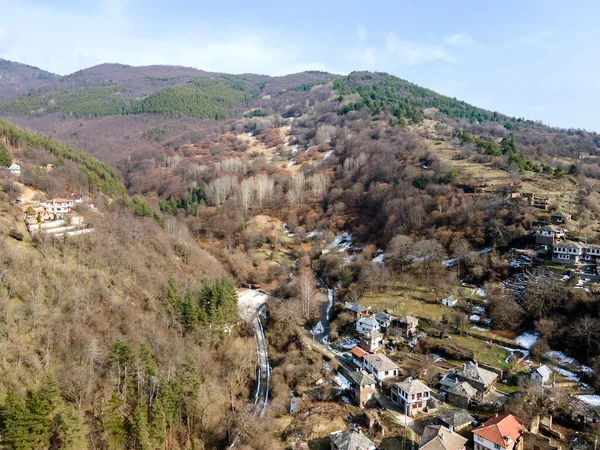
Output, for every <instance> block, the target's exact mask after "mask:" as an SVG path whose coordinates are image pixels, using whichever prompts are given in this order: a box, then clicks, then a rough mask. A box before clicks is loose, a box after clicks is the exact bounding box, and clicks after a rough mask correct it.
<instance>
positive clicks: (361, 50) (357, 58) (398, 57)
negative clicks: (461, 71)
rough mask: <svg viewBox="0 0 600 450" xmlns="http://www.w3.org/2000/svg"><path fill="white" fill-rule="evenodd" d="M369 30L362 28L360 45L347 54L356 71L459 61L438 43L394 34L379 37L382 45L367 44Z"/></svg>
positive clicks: (358, 31)
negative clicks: (409, 38) (403, 37)
mask: <svg viewBox="0 0 600 450" xmlns="http://www.w3.org/2000/svg"><path fill="white" fill-rule="evenodd" d="M367 36H368V30H367V29H366V28H365V27H364V26H359V27H358V30H357V42H356V44H355V45H354V46H353V47H350V48H348V49H347V50H346V52H345V57H346V60H347V64H348V65H349V66H351V67H352V69H353V70H356V69H362V70H381V69H382V68H384V67H391V66H393V67H407V66H408V67H414V66H418V65H421V64H424V63H428V62H435V61H441V62H454V61H456V58H455V57H454V56H453V55H452V54H451V53H450V52H449V51H448V49H447V48H445V46H444V45H442V44H440V43H437V42H425V41H415V40H406V39H402V38H400V37H398V35H397V34H396V33H394V32H389V33H386V34H385V35H383V36H380V41H379V42H374V43H373V42H371V43H368V42H367Z"/></svg>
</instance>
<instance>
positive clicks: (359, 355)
mask: <svg viewBox="0 0 600 450" xmlns="http://www.w3.org/2000/svg"><path fill="white" fill-rule="evenodd" d="M350 353H351V354H352V362H353V363H354V364H356V365H357V366H358V367H360V368H361V369H362V366H363V358H364V356H365V355H368V354H369V352H366V351H365V350H363V349H362V348H360V347H354V348H353V349H352V350H351V351H350Z"/></svg>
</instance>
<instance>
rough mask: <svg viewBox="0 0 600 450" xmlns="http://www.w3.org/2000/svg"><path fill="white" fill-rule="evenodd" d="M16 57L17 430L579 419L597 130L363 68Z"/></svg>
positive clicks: (469, 426)
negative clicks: (257, 70)
mask: <svg viewBox="0 0 600 450" xmlns="http://www.w3.org/2000/svg"><path fill="white" fill-rule="evenodd" d="M12 64H13V63H8V62H7V63H5V64H4V65H0V71H2V68H3V67H4V66H5V65H9V66H10V67H11V72H8V71H7V72H6V73H11V74H12V73H17V71H23V70H25V69H24V68H22V67H21V66H17V65H15V66H13V65H12ZM34 69H35V68H30V69H27V70H34ZM35 70H39V69H35ZM36 73H38V72H36ZM40 73H42V72H40ZM11 76H13V78H11V80H12V81H11V83H12V84H10V83H7V82H5V83H4V84H2V83H1V82H2V81H3V80H6V79H7V77H4V78H2V79H0V86H1V87H2V88H1V89H0V94H1V95H2V96H1V97H0V98H1V99H2V102H0V115H1V116H2V117H3V118H2V119H0V158H3V159H0V160H1V161H2V166H6V167H5V169H4V170H3V171H2V174H0V180H1V182H2V191H1V192H0V208H1V211H2V214H1V215H0V232H1V233H2V237H1V240H0V282H1V283H2V285H1V288H0V308H1V314H0V316H1V320H0V330H2V334H3V336H4V338H3V342H2V345H1V346H0V355H1V356H0V373H1V374H2V375H3V376H2V382H1V383H0V419H1V420H0V435H1V436H2V439H3V440H2V445H4V446H5V448H15V449H16V448H19V449H26V448H73V449H76V448H101V449H120V448H132V449H151V448H168V449H184V448H200V449H209V448H211V449H212V448H214V449H224V448H238V449H240V450H251V449H256V450H263V449H265V450H269V449H288V448H293V449H294V450H295V449H306V448H308V449H310V450H315V449H325V448H330V446H331V445H338V444H336V442H342V441H344V442H346V441H347V442H350V441H353V440H358V441H361V442H362V444H360V445H373V446H375V445H376V446H377V448H379V449H383V450H393V449H400V448H409V447H411V448H416V447H417V446H418V445H421V446H423V445H425V441H426V437H427V433H430V432H432V431H431V430H432V428H431V427H432V426H434V425H436V426H437V425H443V426H444V427H445V426H448V427H449V428H446V429H445V430H447V431H444V432H445V433H448V435H449V436H451V437H452V438H453V439H454V438H456V439H458V441H457V442H462V440H461V439H464V443H463V445H464V444H466V445H467V446H470V447H471V448H473V447H474V446H476V445H478V444H477V442H479V441H478V440H477V439H478V438H477V436H478V434H477V433H479V430H481V429H484V428H486V426H488V425H490V423H491V422H489V421H492V422H494V420H496V418H497V417H500V418H501V420H503V421H504V420H506V421H509V422H511V423H513V422H514V423H518V424H519V425H518V426H516V428H518V433H517V434H518V435H515V436H514V437H513V438H511V439H515V440H518V441H519V442H521V443H522V444H523V446H524V449H525V450H539V449H540V448H542V447H543V448H544V449H548V450H556V449H557V448H574V447H573V446H574V445H575V442H579V443H582V444H581V445H582V446H583V447H581V448H588V447H590V446H591V445H592V443H593V439H594V436H595V435H596V433H597V430H596V425H595V423H596V420H597V419H598V418H599V417H600V416H599V412H598V411H597V408H598V402H597V393H598V392H600V391H599V390H600V378H598V375H597V374H598V373H599V372H598V370H600V346H599V345H600V344H599V342H600V319H598V312H599V311H600V309H599V308H600V297H598V293H599V292H600V288H599V285H598V281H599V274H598V260H599V259H600V246H599V245H598V244H600V237H599V236H598V230H600V224H599V221H600V172H599V171H598V169H597V168H598V163H599V162H600V151H599V150H598V148H599V147H600V140H599V139H598V136H597V135H596V133H593V132H587V131H583V130H563V129H557V128H551V127H548V126H545V125H543V124H541V123H538V122H534V121H532V120H526V119H523V118H514V117H508V116H504V115H502V114H500V113H497V112H492V111H487V110H484V109H481V108H477V107H475V106H471V105H469V104H467V103H464V102H461V101H459V100H456V99H452V98H449V97H445V96H442V95H439V94H437V93H435V92H433V91H431V90H428V89H425V88H422V87H419V86H417V85H414V84H412V83H410V82H408V81H406V80H402V79H400V78H397V77H393V76H391V75H387V74H384V73H378V72H353V73H351V74H349V75H348V76H342V75H335V74H329V73H325V72H318V71H308V72H303V73H298V74H293V75H287V76H283V77H269V76H263V75H252V74H245V75H228V74H217V73H209V72H203V71H199V70H196V69H188V68H181V67H169V66H147V67H131V66H124V65H101V66H96V67H93V68H89V69H85V70H82V71H80V72H77V73H75V74H71V75H68V76H64V77H59V76H50V75H48V77H47V78H45V77H44V76H42V77H41V78H39V79H38V81H36V82H35V83H33V84H31V85H29V84H19V85H18V86H17V84H18V83H16V82H15V81H14V80H15V78H14V76H15V75H11ZM15 83H16V84H15ZM17 166H18V168H17ZM32 399H34V400H35V401H34V400H32ZM36 402H39V404H40V405H43V407H41V406H39V405H38V403H36ZM457 411H458V412H457ZM498 414H499V416H498ZM448 415H450V416H452V420H450V419H448V417H447V416H448ZM455 416H456V417H455ZM496 416H497V417H496ZM465 417H467V419H468V418H469V417H470V419H468V420H466V421H465V422H464V423H461V424H458V419H459V418H463V419H464V418H465ZM455 419H456V420H457V423H456V427H455V424H454V420H455ZM449 420H450V421H449ZM11 421H12V422H11ZM515 421H516V422H515ZM39 424H42V425H39ZM482 424H483V425H482ZM486 424H487V425H486ZM490 426H494V425H493V424H492V425H490ZM36 427H37V428H36ZM33 428H35V429H36V431H35V432H33V433H30V432H29V431H28V430H30V429H33ZM459 428H461V429H459ZM369 442H370V444H369ZM540 442H541V444H540ZM332 443H333V444H332ZM340 445H341V444H340ZM357 445H358V444H357ZM336 448H339V449H341V448H342V447H336ZM373 448H374V447H373ZM475 448H476V447H475ZM352 450H354V449H352ZM457 450H458V449H457Z"/></svg>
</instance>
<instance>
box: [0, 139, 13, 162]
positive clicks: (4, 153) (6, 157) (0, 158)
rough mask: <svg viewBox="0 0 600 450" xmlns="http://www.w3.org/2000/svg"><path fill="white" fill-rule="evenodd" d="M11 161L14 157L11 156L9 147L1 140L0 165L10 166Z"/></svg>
mask: <svg viewBox="0 0 600 450" xmlns="http://www.w3.org/2000/svg"><path fill="white" fill-rule="evenodd" d="M11 162H12V157H11V156H10V153H8V149H7V148H6V146H5V145H4V144H3V143H2V142H0V166H10V163H11Z"/></svg>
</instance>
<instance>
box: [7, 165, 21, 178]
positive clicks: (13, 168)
mask: <svg viewBox="0 0 600 450" xmlns="http://www.w3.org/2000/svg"><path fill="white" fill-rule="evenodd" d="M8 171H9V172H10V174H11V175H21V166H20V165H19V164H17V163H12V164H11V165H10V166H8Z"/></svg>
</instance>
